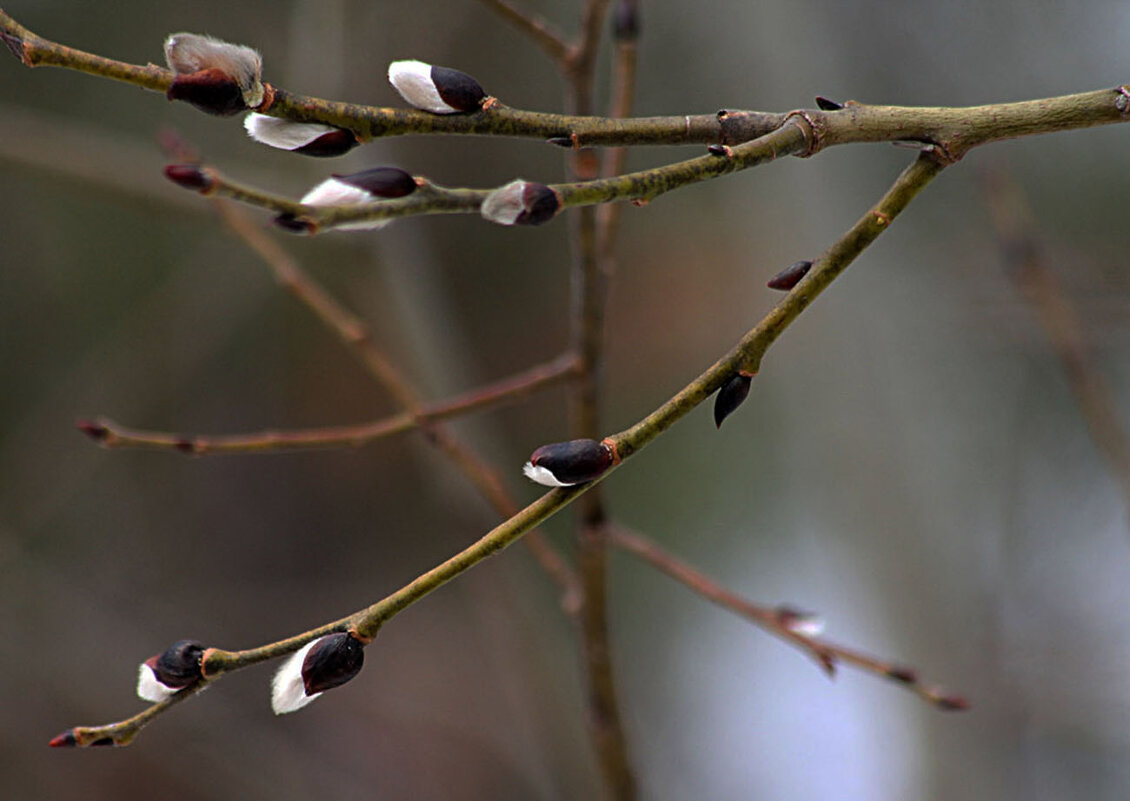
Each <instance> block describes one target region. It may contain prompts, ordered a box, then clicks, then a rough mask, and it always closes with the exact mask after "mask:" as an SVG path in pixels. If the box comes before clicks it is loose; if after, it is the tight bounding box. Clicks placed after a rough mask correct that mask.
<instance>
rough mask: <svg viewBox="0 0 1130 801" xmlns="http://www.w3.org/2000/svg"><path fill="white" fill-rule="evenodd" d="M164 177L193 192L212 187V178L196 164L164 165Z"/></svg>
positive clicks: (205, 190)
mask: <svg viewBox="0 0 1130 801" xmlns="http://www.w3.org/2000/svg"><path fill="white" fill-rule="evenodd" d="M165 177H166V178H168V179H169V180H170V181H172V182H173V183H174V184H176V185H177V186H180V187H183V188H185V189H191V190H193V191H195V192H207V191H208V190H209V189H211V188H212V178H211V177H210V176H209V175H208V173H206V172H205V171H204V170H203V168H201V167H200V166H199V165H198V164H169V165H168V166H167V167H165Z"/></svg>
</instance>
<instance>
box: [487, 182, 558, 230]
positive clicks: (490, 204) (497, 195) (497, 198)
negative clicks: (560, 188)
mask: <svg viewBox="0 0 1130 801" xmlns="http://www.w3.org/2000/svg"><path fill="white" fill-rule="evenodd" d="M561 208H562V201H561V195H559V194H557V191H556V190H555V189H553V188H552V187H549V186H546V185H545V184H539V183H534V182H533V181H523V180H522V179H521V178H519V179H518V180H516V181H511V182H510V183H508V184H506V185H505V186H501V187H499V188H498V189H495V190H494V191H493V192H491V193H490V194H489V195H487V197H486V200H484V201H483V205H482V208H481V209H480V210H479V212H480V213H481V214H482V215H483V218H484V219H487V220H490V221H491V222H494V223H498V224H499V225H541V224H542V223H545V222H549V221H550V220H552V219H553V217H554V215H556V214H557V212H559V211H561Z"/></svg>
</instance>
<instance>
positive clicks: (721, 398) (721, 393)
mask: <svg viewBox="0 0 1130 801" xmlns="http://www.w3.org/2000/svg"><path fill="white" fill-rule="evenodd" d="M752 382H753V376H752V375H750V374H749V373H734V375H732V376H730V378H729V379H727V381H726V383H725V384H723V385H722V388H721V389H719V390H718V397H716V398H715V399H714V426H715V427H716V428H721V427H722V421H723V420H725V419H726V418H727V417H729V416H730V415H731V414H733V412H734V411H735V410H736V409H737V408H738V407H739V406H741V405H742V402H743V401H744V400H745V399H746V396H747V395H749V386H750V384H751V383H752Z"/></svg>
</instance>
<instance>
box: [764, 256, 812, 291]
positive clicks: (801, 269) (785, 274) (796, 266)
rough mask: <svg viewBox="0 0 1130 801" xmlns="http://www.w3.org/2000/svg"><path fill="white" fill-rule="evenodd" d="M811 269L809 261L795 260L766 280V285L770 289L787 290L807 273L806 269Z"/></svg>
mask: <svg viewBox="0 0 1130 801" xmlns="http://www.w3.org/2000/svg"><path fill="white" fill-rule="evenodd" d="M811 269H812V262H810V261H795V262H793V263H792V264H790V265H789V266H788V267H786V268H785V269H783V270H781V272H779V273H777V274H776V275H775V276H773V277H772V278H770V279H769V280H768V281H767V282H766V284H765V285H766V286H767V287H769V288H770V289H780V290H784V291H788V290H790V289H792V288H793V287H794V286H796V285H797V284H799V283H800V279H802V278H804V277H805V276H806V275H808V271H809V270H811Z"/></svg>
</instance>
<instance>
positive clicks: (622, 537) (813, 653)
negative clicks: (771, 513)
mask: <svg viewBox="0 0 1130 801" xmlns="http://www.w3.org/2000/svg"><path fill="white" fill-rule="evenodd" d="M608 539H609V541H610V542H611V543H612V544H613V545H615V546H616V547H618V548H620V549H622V550H624V551H627V552H628V553H631V554H633V555H635V556H638V557H639V558H641V559H643V560H644V561H645V562H647V563H648V564H650V565H651V566H652V567H654V568H656V569H658V570H660V571H661V572H663V573H666V574H667V575H668V576H670V577H671V578H673V579H675V581H678V582H679V583H681V584H683V585H684V586H686V587H688V588H689V589H691V590H692V591H693V592H696V593H698V594H699V595H701V596H702V597H704V598H706V599H707V600H708V601H711V602H712V603H715V604H718V605H719V606H721V607H723V608H725V609H729V610H730V611H731V612H735V613H737V614H739V615H741V616H742V617H744V618H746V619H747V620H749V621H751V622H752V623H754V624H756V625H757V626H759V627H761V628H762V629H764V630H765V631H767V632H769V633H770V634H772V635H774V636H776V637H780V638H781V639H782V640H784V641H785V642H787V643H789V644H791V645H795V646H796V647H797V648H799V649H800V650H801V651H803V652H805V653H806V654H808V656H810V657H811V658H812V659H813V660H814V661H815V662H816V663H817V664H818V665H820V667H821V668H822V669H823V670H824V672H826V673H827V674H828V675H829V676H833V675H834V674H835V670H836V666H837V665H838V664H839V663H840V662H843V663H845V664H848V665H852V666H853V667H857V668H859V669H860V670H863V671H865V672H867V673H872V674H874V675H876V676H880V677H882V678H886V679H890V680H892V681H894V682H896V683H897V684H900V685H902V686H903V687H905V688H906V689H908V690H910V691H911V692H913V693H915V694H916V695H918V696H919V697H921V698H922V699H924V700H926V701H928V702H930V703H931V704H934V705H935V706H937V707H939V708H940V709H946V710H960V709H967V708H968V706H969V704H968V702H967V701H966V700H965V699H964V698H962V697H961V696H955V695H950V694H948V693H946V692H944V691H943V690H942V689H941V688H939V687H937V686H934V685H930V684H924V683H923V682H922V681H920V680H919V678H918V671H916V670H914V669H913V668H909V667H906V666H905V665H901V664H898V663H894V662H887V661H884V660H881V659H876V658H875V657H873V656H868V655H867V654H864V653H862V652H860V651H857V650H855V649H854V648H848V647H845V646H843V645H836V644H835V643H831V642H828V641H827V640H824V639H821V638H819V637H817V636H815V635H813V634H809V633H807V632H806V630H805V626H804V625H803V624H804V622H805V616H803V615H801V614H799V613H797V612H796V611H795V610H793V609H792V608H791V607H788V606H778V607H775V608H774V607H768V606H761V605H759V604H755V603H753V602H752V601H749V600H747V599H745V598H743V597H742V596H740V595H738V594H737V593H735V592H732V591H730V590H728V589H726V588H725V587H723V586H722V585H720V584H718V583H717V582H715V581H712V580H711V579H710V578H709V577H707V576H706V575H704V574H702V573H700V572H699V571H697V570H695V569H694V568H692V567H691V566H690V565H687V564H686V563H684V562H682V561H681V560H679V559H678V558H677V557H675V556H672V555H671V554H669V553H667V552H666V551H664V550H663V549H662V548H660V547H659V546H658V545H656V544H655V543H654V542H653V541H652V540H650V539H648V538H646V537H643V536H641V535H639V534H637V533H636V532H634V531H629V530H628V529H626V528H624V527H622V526H618V525H610V526H609V527H608Z"/></svg>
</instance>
